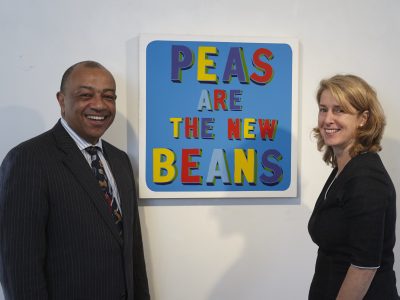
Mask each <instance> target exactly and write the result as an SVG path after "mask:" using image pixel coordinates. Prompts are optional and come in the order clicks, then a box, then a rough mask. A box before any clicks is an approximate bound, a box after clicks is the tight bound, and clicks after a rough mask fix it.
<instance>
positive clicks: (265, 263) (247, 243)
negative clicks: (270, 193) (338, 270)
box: [207, 199, 315, 300]
mask: <svg viewBox="0 0 400 300" xmlns="http://www.w3.org/2000/svg"><path fill="white" fill-rule="evenodd" d="M281 200H282V203H281V204H286V205H280V204H279V202H280V201H281ZM281 200H279V199H278V200H275V199H271V200H270V201H271V204H270V205H265V204H266V201H267V200H265V202H264V201H262V203H261V204H260V205H259V206H257V207H256V206H252V207H248V206H242V207H239V206H215V207H213V208H212V210H211V214H213V215H214V217H215V219H216V220H217V223H218V227H219V234H220V236H221V240H226V239H230V238H231V237H233V236H238V237H240V238H242V239H243V248H242V249H240V253H239V254H238V256H239V258H238V259H237V260H236V261H234V262H233V263H232V264H231V265H230V266H229V267H228V269H227V270H226V271H225V272H224V274H223V275H222V276H221V278H220V279H219V280H217V281H216V284H215V286H214V287H213V289H212V291H211V292H210V294H209V297H208V298H207V299H208V300H220V299H231V300H243V299H253V300H264V299H294V298H296V297H297V299H306V298H307V292H308V286H309V284H310V282H311V278H312V275H313V268H314V263H315V261H314V259H315V257H314V255H315V248H313V244H312V243H311V242H310V240H306V239H305V237H308V233H307V222H308V218H309V216H310V213H311V212H310V211H309V209H308V208H307V207H306V206H304V205H303V206H298V205H287V204H288V202H287V201H286V200H285V199H281ZM241 202H242V203H244V202H246V200H245V199H243V201H241ZM299 224H303V225H300V226H299ZM235 250H236V251H237V249H229V248H227V249H225V250H224V251H225V253H226V254H227V256H230V255H231V253H232V252H233V253H234V252H235ZM220 260H225V261H226V258H225V256H224V257H221V258H220ZM226 263H228V262H226ZM293 270H297V271H295V272H293ZM298 270H302V271H301V272H299V271H298ZM289 282H291V283H293V284H291V285H290V286H291V287H290V289H287V288H285V287H287V286H288V285H287V284H288V283H289Z"/></svg>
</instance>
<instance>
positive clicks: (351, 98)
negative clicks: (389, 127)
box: [313, 75, 386, 167]
mask: <svg viewBox="0 0 400 300" xmlns="http://www.w3.org/2000/svg"><path fill="white" fill-rule="evenodd" d="M325 90H328V91H329V92H330V93H331V94H332V96H333V97H335V99H336V100H337V101H338V102H339V105H340V106H341V107H342V108H343V110H344V111H345V112H347V113H350V112H352V111H353V112H354V110H356V111H357V113H358V114H361V113H363V112H365V111H367V112H368V119H367V120H366V122H365V124H364V125H363V126H362V127H359V128H358V130H357V132H356V137H355V142H354V144H353V145H352V147H351V148H350V150H349V151H350V156H351V157H354V156H356V155H358V154H360V153H362V152H366V151H368V152H378V151H380V150H381V149H382V147H381V145H380V142H381V139H382V136H383V131H384V128H385V125H386V120H385V115H384V113H383V109H382V106H381V105H380V103H379V101H378V98H377V95H376V92H375V90H374V89H373V88H372V87H371V86H370V85H369V84H368V83H367V82H366V81H365V80H364V79H362V78H360V77H358V76H355V75H335V76H333V77H331V78H329V79H324V80H321V82H320V85H319V89H318V92H317V102H318V104H319V103H320V100H321V94H322V92H323V91H325ZM313 132H314V137H316V138H317V147H318V150H319V151H324V155H323V160H324V161H325V162H326V163H327V164H328V165H331V166H332V167H336V159H335V155H334V153H333V149H332V147H331V146H327V145H325V143H324V140H323V138H322V135H321V133H320V131H319V129H318V127H315V128H314V129H313Z"/></svg>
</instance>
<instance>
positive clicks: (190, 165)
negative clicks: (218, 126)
mask: <svg viewBox="0 0 400 300" xmlns="http://www.w3.org/2000/svg"><path fill="white" fill-rule="evenodd" d="M192 156H201V149H182V177H181V181H182V183H183V184H201V182H202V176H200V175H195V176H193V175H191V173H192V169H198V168H199V163H198V162H196V161H192V158H191V157H192Z"/></svg>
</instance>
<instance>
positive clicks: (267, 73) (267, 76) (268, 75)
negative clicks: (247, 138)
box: [250, 48, 274, 85]
mask: <svg viewBox="0 0 400 300" xmlns="http://www.w3.org/2000/svg"><path fill="white" fill-rule="evenodd" d="M261 56H265V57H266V58H267V60H271V59H273V58H274V57H273V54H272V52H271V51H270V50H268V49H265V48H259V49H257V50H256V51H255V52H254V54H253V66H254V67H256V69H257V70H260V71H262V72H263V73H264V74H263V75H258V74H256V73H253V74H251V75H250V79H251V81H253V82H254V83H256V84H260V85H261V84H266V83H268V82H270V81H271V80H272V76H273V75H274V70H273V69H272V67H271V65H269V64H268V63H266V62H263V61H262V60H261V58H260V57H261Z"/></svg>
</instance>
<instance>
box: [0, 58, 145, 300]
mask: <svg viewBox="0 0 400 300" xmlns="http://www.w3.org/2000/svg"><path fill="white" fill-rule="evenodd" d="M115 92H116V86H115V81H114V78H113V76H112V75H111V73H110V72H109V71H108V70H107V69H106V68H104V67H103V66H102V65H100V64H99V63H97V62H93V61H85V62H80V63H77V64H75V65H73V66H72V67H70V68H69V69H68V70H67V71H66V72H65V73H64V75H63V78H62V81H61V89H60V91H59V92H58V93H57V99H58V102H59V104H60V108H61V116H62V118H61V119H60V121H59V122H58V123H57V124H56V125H55V126H54V127H53V128H52V129H51V130H49V131H47V132H45V133H43V134H42V135H39V136H37V137H35V138H33V139H31V140H28V141H26V142H24V143H22V144H20V145H18V146H17V147H15V148H14V149H12V150H11V151H10V152H9V153H8V155H7V156H6V157H5V159H4V161H3V163H2V165H1V169H0V281H1V284H2V286H3V292H4V296H5V299H18V300H19V299H29V300H33V299H41V300H42V299H56V300H62V299H66V300H67V299H68V300H73V299H80V300H81V299H82V300H83V299H90V300H101V299H104V300H113V299H129V300H142V299H145V300H147V299H150V295H149V290H148V283H147V276H146V268H145V262H144V255H143V246H142V237H141V231H140V223H139V215H138V206H137V197H136V192H135V185H134V178H133V172H132V168H131V164H130V161H129V158H128V156H127V155H126V153H124V152H122V151H120V150H118V149H117V148H115V147H114V146H112V145H110V144H109V143H107V142H106V141H104V140H102V139H101V137H102V135H103V134H104V132H105V131H106V130H107V129H108V127H109V126H110V125H111V123H112V122H113V120H114V117H115V100H116V98H117V97H116V94H115ZM90 146H92V148H88V149H92V150H93V149H94V152H90V151H89V150H86V148H87V147H90ZM93 146H97V147H98V148H94V147H93ZM89 152H90V153H89ZM104 173H105V174H104ZM99 174H100V175H102V176H103V177H102V178H101V179H99V178H97V177H96V176H97V175H99ZM100 183H101V184H102V186H100V185H99V184H100Z"/></svg>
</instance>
